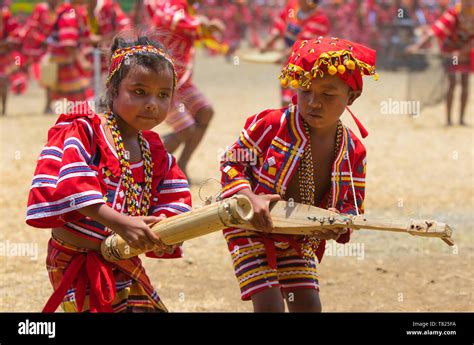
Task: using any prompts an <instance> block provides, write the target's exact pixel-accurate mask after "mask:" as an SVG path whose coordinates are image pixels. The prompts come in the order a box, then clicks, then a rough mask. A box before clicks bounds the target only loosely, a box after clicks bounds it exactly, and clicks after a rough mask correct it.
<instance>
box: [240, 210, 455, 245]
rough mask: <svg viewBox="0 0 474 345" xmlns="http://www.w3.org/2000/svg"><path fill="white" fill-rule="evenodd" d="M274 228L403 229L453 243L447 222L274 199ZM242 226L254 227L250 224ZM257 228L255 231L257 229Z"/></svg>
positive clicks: (288, 231) (305, 231) (301, 231)
mask: <svg viewBox="0 0 474 345" xmlns="http://www.w3.org/2000/svg"><path fill="white" fill-rule="evenodd" d="M270 214H271V217H272V221H273V226H274V227H275V229H274V230H273V231H272V233H276V234H291V235H312V234H313V233H314V232H315V231H318V230H320V229H321V228H338V227H344V228H350V229H353V230H361V229H366V230H377V231H392V232H405V233H408V234H410V235H413V236H422V237H439V238H441V239H442V240H443V241H444V242H446V243H447V244H448V245H450V246H453V245H454V242H453V240H452V239H451V236H452V232H453V231H452V229H451V227H450V226H449V225H448V224H445V223H441V222H438V221H434V220H401V219H392V220H387V219H370V218H368V217H366V216H365V215H359V216H353V215H347V214H339V213H336V212H332V211H329V210H325V209H322V208H319V207H314V206H309V205H304V204H300V203H295V202H288V201H276V202H273V203H272V204H271V205H270ZM243 228H245V229H249V230H256V229H254V228H253V227H252V226H251V224H250V223H249V224H248V225H246V226H244V227H243ZM257 231H258V230H257Z"/></svg>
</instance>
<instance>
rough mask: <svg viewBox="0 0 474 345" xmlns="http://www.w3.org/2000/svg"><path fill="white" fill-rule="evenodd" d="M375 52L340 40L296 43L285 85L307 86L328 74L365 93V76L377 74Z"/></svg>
mask: <svg viewBox="0 0 474 345" xmlns="http://www.w3.org/2000/svg"><path fill="white" fill-rule="evenodd" d="M375 59H376V52H375V50H373V49H370V48H368V47H366V46H364V45H362V44H359V43H354V42H350V41H348V40H344V39H339V38H337V37H332V38H329V37H319V38H318V39H312V40H304V41H301V40H300V41H296V42H295V44H294V45H293V48H292V53H291V56H290V57H289V59H288V61H287V63H286V65H285V67H284V68H283V70H282V75H281V77H280V79H282V84H283V85H284V86H285V84H287V85H289V86H293V87H296V82H298V85H297V86H303V87H305V86H307V85H308V84H309V82H310V81H311V80H312V79H314V78H316V77H317V76H320V77H322V76H323V75H324V74H325V73H329V74H331V75H334V74H335V75H337V76H338V77H339V78H341V80H343V81H344V82H345V83H347V85H349V86H350V87H351V88H352V89H353V90H362V86H363V83H362V75H374V74H375Z"/></svg>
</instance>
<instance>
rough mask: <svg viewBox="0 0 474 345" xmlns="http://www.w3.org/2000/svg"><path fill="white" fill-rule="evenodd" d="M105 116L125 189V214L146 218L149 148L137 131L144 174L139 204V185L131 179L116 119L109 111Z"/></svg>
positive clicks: (150, 163) (150, 174) (150, 168)
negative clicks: (143, 184)
mask: <svg viewBox="0 0 474 345" xmlns="http://www.w3.org/2000/svg"><path fill="white" fill-rule="evenodd" d="M106 116H107V124H108V126H109V128H110V131H111V132H112V137H113V139H114V144H115V150H116V151H117V156H118V158H119V161H120V170H121V173H122V184H123V186H124V187H125V200H126V207H127V213H128V215H129V216H146V215H147V214H148V210H149V207H150V200H151V182H152V179H153V162H152V160H151V152H150V148H149V147H148V145H147V143H146V141H145V139H144V138H143V133H142V131H138V142H139V144H140V150H141V152H142V156H143V169H144V172H145V179H144V182H145V186H144V188H143V197H142V200H141V204H140V203H139V198H140V193H139V189H138V188H139V185H138V183H135V179H134V178H133V174H132V170H131V168H130V161H129V157H128V154H127V152H126V151H125V146H124V145H123V139H122V136H121V135H120V131H119V128H118V125H117V119H116V117H115V115H114V114H113V113H112V112H111V111H109V112H108V113H107V114H106Z"/></svg>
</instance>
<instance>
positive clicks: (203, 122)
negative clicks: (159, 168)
mask: <svg viewBox="0 0 474 345" xmlns="http://www.w3.org/2000/svg"><path fill="white" fill-rule="evenodd" d="M213 115H214V110H213V109H212V108H211V107H204V108H202V109H200V110H199V111H198V112H197V113H196V117H195V124H194V125H193V126H191V127H188V128H186V129H184V130H182V131H180V132H177V133H172V134H169V135H167V136H165V138H164V145H165V148H166V150H167V151H168V152H170V153H172V152H174V151H176V149H177V148H178V147H179V146H180V145H181V144H184V148H183V151H182V153H181V156H180V158H179V159H178V165H179V167H180V168H181V170H183V172H184V173H185V174H187V173H186V169H187V166H188V163H189V159H190V158H191V156H192V154H193V153H194V151H195V150H196V148H197V147H198V146H199V143H200V142H201V140H202V138H203V137H204V134H206V130H207V127H208V125H209V123H210V121H211V119H212V117H213Z"/></svg>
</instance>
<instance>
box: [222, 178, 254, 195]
mask: <svg viewBox="0 0 474 345" xmlns="http://www.w3.org/2000/svg"><path fill="white" fill-rule="evenodd" d="M239 184H247V185H248V186H249V187H250V182H249V181H247V180H244V179H242V180H237V181H234V182H231V183H229V184H228V185H226V186H225V187H223V188H222V191H221V193H224V192H225V191H227V190H229V189H231V188H233V187H235V186H237V185H239Z"/></svg>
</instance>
